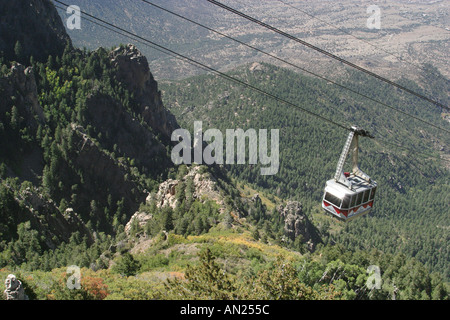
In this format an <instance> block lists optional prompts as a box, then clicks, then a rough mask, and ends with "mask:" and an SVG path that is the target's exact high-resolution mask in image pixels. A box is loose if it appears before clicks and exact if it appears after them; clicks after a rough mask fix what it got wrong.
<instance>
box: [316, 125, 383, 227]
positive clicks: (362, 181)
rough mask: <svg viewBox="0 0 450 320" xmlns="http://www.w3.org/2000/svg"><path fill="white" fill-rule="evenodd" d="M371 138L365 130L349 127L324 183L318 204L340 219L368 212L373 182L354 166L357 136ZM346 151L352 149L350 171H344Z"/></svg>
mask: <svg viewBox="0 0 450 320" xmlns="http://www.w3.org/2000/svg"><path fill="white" fill-rule="evenodd" d="M360 136H362V137H369V138H373V136H371V135H370V134H369V133H368V132H367V131H366V130H363V129H361V128H359V127H355V126H354V127H352V130H351V131H350V133H349V135H348V138H347V141H346V142H345V145H344V148H343V150H342V153H341V156H340V158H339V162H338V164H337V168H336V173H335V175H334V179H331V180H328V181H327V182H326V184H325V191H324V194H323V199H322V208H323V209H325V211H326V212H329V213H331V214H332V215H333V216H335V217H337V218H338V219H340V220H343V221H349V220H352V219H354V218H356V217H360V216H363V215H365V214H368V213H369V212H370V211H371V210H372V208H373V203H374V198H375V191H376V190H377V183H376V182H375V181H373V180H372V179H371V178H370V177H369V176H368V175H367V174H365V173H364V172H362V171H361V169H360V168H359V166H358V152H359V137H360ZM349 152H351V153H352V172H344V164H345V161H346V158H347V155H348V154H349Z"/></svg>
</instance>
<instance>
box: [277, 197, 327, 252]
mask: <svg viewBox="0 0 450 320" xmlns="http://www.w3.org/2000/svg"><path fill="white" fill-rule="evenodd" d="M277 211H278V212H279V214H280V215H281V217H282V218H283V220H284V231H285V233H286V235H287V236H288V237H289V238H290V239H291V240H292V241H294V240H295V239H296V238H298V237H301V240H302V242H304V243H306V245H307V248H308V250H309V251H314V249H315V247H316V246H317V244H318V243H320V242H321V239H320V236H319V234H318V232H317V230H316V228H315V227H314V225H313V224H312V223H311V222H310V221H309V219H308V217H307V216H306V215H305V213H304V212H303V208H302V205H301V204H300V203H299V202H297V201H289V202H288V203H287V204H285V205H280V206H279V207H278V208H277Z"/></svg>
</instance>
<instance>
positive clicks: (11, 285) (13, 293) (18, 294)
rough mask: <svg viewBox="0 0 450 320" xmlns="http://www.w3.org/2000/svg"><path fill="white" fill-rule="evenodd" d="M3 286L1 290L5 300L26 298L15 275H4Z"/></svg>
mask: <svg viewBox="0 0 450 320" xmlns="http://www.w3.org/2000/svg"><path fill="white" fill-rule="evenodd" d="M5 287H6V289H5V291H4V292H3V296H4V298H5V300H28V296H27V295H26V294H25V290H24V288H23V285H22V282H21V281H20V280H19V279H17V278H16V276H15V275H13V274H10V275H8V277H6V280H5Z"/></svg>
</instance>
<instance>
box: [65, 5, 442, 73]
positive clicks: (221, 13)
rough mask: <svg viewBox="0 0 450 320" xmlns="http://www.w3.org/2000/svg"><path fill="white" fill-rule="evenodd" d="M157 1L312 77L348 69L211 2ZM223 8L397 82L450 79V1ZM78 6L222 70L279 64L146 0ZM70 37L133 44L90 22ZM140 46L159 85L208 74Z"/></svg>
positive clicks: (82, 42)
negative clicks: (422, 70)
mask: <svg viewBox="0 0 450 320" xmlns="http://www.w3.org/2000/svg"><path fill="white" fill-rule="evenodd" d="M151 2H153V3H155V4H157V5H160V6H162V7H164V8H166V9H169V10H172V11H174V12H176V13H177V14H179V15H182V16H185V17H187V18H189V19H192V20H194V21H196V22H199V23H201V24H204V25H206V26H208V27H210V28H212V29H214V30H217V31H220V32H222V33H225V34H227V35H229V36H231V37H233V38H236V39H238V40H240V41H243V42H245V43H248V44H251V45H252V46H255V47H258V48H259V49H261V50H264V51H267V52H270V53H271V54H274V55H276V56H278V57H280V58H283V59H288V60H289V61H290V62H294V63H296V64H299V65H301V66H303V67H306V68H308V69H310V70H312V71H316V72H321V73H325V74H326V75H327V76H333V75H334V74H336V75H338V74H340V73H341V72H342V70H343V69H342V66H340V65H339V64H338V63H337V62H336V61H330V59H329V58H327V57H325V56H323V55H321V54H319V53H317V52H314V51H311V50H310V49H307V48H305V47H302V46H301V45H300V44H296V43H294V42H292V41H289V40H288V39H286V38H283V37H282V36H280V35H276V34H275V33H273V32H272V31H269V30H267V29H264V28H262V27H260V26H258V25H256V24H254V23H252V22H250V21H247V20H245V19H243V18H240V17H238V16H236V15H233V14H232V13H230V12H228V11H226V10H224V9H221V8H219V7H216V6H214V5H212V4H210V3H209V2H207V1H206V0H193V1H188V2H187V1H180V0H169V1H161V0H154V1H151ZM222 2H223V3H224V4H226V5H228V6H231V7H233V8H235V9H237V10H241V11H242V12H244V13H245V14H248V15H250V16H252V17H255V18H256V19H259V20H262V21H263V22H265V23H268V24H270V25H272V26H274V27H276V28H279V29H281V30H283V31H285V32H288V33H290V34H292V35H294V36H296V37H299V38H300V39H302V40H304V41H307V42H309V43H311V44H313V45H315V46H317V47H320V48H322V49H325V50H328V51H330V52H331V53H333V54H335V55H338V56H340V57H342V58H344V59H348V60H350V61H351V62H353V63H355V64H359V65H361V66H363V67H365V68H368V69H370V70H373V71H376V72H377V73H379V74H381V75H383V76H389V77H392V78H397V77H399V76H401V75H404V76H406V77H408V78H416V77H417V70H418V68H417V65H419V66H420V65H422V64H423V63H425V62H428V63H431V64H433V65H434V66H435V67H436V68H438V70H439V71H440V72H441V73H442V74H443V75H444V76H445V77H447V78H448V77H449V76H450V70H449V69H448V60H449V58H450V57H449V52H450V50H449V49H450V48H449V40H450V29H449V28H450V3H449V2H448V1H387V2H386V1H384V2H376V3H374V2H373V1H368V0H364V1H358V2H355V1H352V0H344V1H329V0H327V1H308V2H306V1H294V0H282V1H252V0H245V1H234V0H232V1H229V0H227V1H222ZM100 3H101V5H100ZM71 4H74V5H78V6H80V8H81V10H84V11H86V12H89V13H91V14H93V15H96V16H98V17H100V18H102V19H105V20H107V21H109V22H112V23H114V24H117V25H119V26H121V27H123V28H125V29H127V30H130V31H132V32H135V33H136V34H138V35H140V36H143V37H146V38H148V39H150V40H152V41H155V42H156V43H159V44H162V45H167V46H168V47H169V48H171V49H173V50H178V52H180V53H183V54H186V55H188V56H190V57H195V58H196V59H199V60H200V61H201V62H203V63H206V64H208V65H210V66H213V67H215V68H219V69H221V70H227V69H230V68H233V67H236V66H238V65H241V64H243V63H246V62H255V61H266V62H269V63H277V61H273V59H269V58H267V57H266V56H264V55H262V54H260V53H255V52H254V51H252V50H251V49H248V48H246V47H244V46H242V45H239V44H237V43H235V42H233V41H232V40H229V39H224V38H223V37H221V36H219V35H217V34H215V33H213V32H210V31H208V30H206V29H203V28H201V27H199V26H196V25H194V24H192V23H190V22H187V21H185V20H183V19H181V18H179V17H176V16H173V15H171V14H169V13H167V12H163V11H161V10H160V9H157V8H155V7H153V6H151V5H149V4H147V3H144V2H142V1H131V0H119V1H114V5H112V2H111V3H109V2H106V3H105V2H104V1H100V0H94V1H87V0H73V1H71ZM373 4H376V5H378V6H379V8H380V10H381V12H380V13H381V17H380V18H381V29H380V30H377V29H372V30H371V29H369V28H368V27H367V20H368V18H369V17H370V16H371V14H369V13H367V11H366V10H367V8H368V7H369V6H370V5H373ZM58 11H59V13H60V15H61V16H62V17H63V20H64V19H66V18H67V17H68V15H67V14H66V13H65V12H62V11H61V10H58ZM68 34H69V35H70V36H71V38H72V39H73V41H74V44H75V45H76V46H79V47H83V46H86V47H87V48H90V49H95V48H96V47H98V46H106V47H109V46H112V45H114V44H116V43H118V42H124V43H128V42H129V41H130V40H129V39H127V38H125V37H122V36H120V35H117V34H114V33H111V32H110V31H108V30H105V29H103V28H101V27H99V26H97V25H93V24H91V23H90V22H88V21H83V22H82V29H81V30H68ZM137 45H138V46H139V48H140V49H141V50H142V52H143V53H144V55H146V56H147V57H149V59H150V65H151V68H152V71H154V72H155V74H156V75H157V77H158V79H175V78H183V77H186V76H189V75H194V74H198V73H201V72H202V70H201V69H196V68H195V67H193V66H191V65H189V64H186V63H185V62H181V61H180V60H177V59H174V58H173V57H170V56H167V55H164V54H162V53H160V52H158V51H156V50H154V49H150V48H148V47H147V46H145V45H140V44H137ZM430 76H431V77H434V76H436V75H435V74H434V75H430ZM420 80H421V81H423V80H424V79H423V78H422V79H420Z"/></svg>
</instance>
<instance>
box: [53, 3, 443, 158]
mask: <svg viewBox="0 0 450 320" xmlns="http://www.w3.org/2000/svg"><path fill="white" fill-rule="evenodd" d="M54 1H55V2H57V3H59V4H61V5H63V6H67V4H65V3H64V2H62V1H59V0H54ZM58 8H59V9H61V10H65V9H64V8H61V7H58ZM80 12H81V13H83V14H84V15H86V16H88V17H90V18H92V19H94V20H96V21H99V22H101V23H102V24H100V23H98V22H96V21H94V20H91V19H88V18H86V17H85V18H84V19H86V20H87V21H89V22H92V23H95V24H96V25H98V26H100V27H103V28H106V29H107V30H109V31H112V32H115V33H118V34H120V35H122V36H125V37H127V38H129V39H132V40H134V41H138V42H140V43H142V44H144V45H146V46H149V47H151V48H153V49H155V50H158V51H160V52H162V53H165V54H167V55H170V56H173V57H175V58H177V59H179V60H182V61H185V62H188V63H189V64H191V65H193V66H196V67H198V68H201V69H203V70H206V71H208V72H213V73H215V74H217V75H218V76H220V77H223V78H225V79H227V80H229V81H233V82H236V83H238V84H240V85H243V86H245V87H247V88H249V89H252V90H255V91H257V92H259V93H261V94H264V95H266V96H268V97H270V98H273V99H275V100H277V101H279V102H283V103H285V104H287V105H289V106H292V107H295V108H297V109H300V110H301V111H303V112H306V113H308V114H310V115H312V116H315V117H317V118H319V119H320V120H323V121H326V122H328V123H331V124H333V125H336V126H337V127H339V128H341V129H344V130H347V131H351V130H352V129H351V127H347V126H346V125H343V124H341V123H337V122H336V121H333V120H330V119H328V118H325V117H323V116H321V115H319V114H316V113H314V112H312V111H309V110H307V109H305V108H301V107H300V106H298V105H295V104H293V103H292V102H289V101H287V100H284V99H281V98H279V97H277V96H275V95H274V94H271V93H268V92H266V91H264V90H262V89H260V88H257V87H255V86H253V85H250V84H248V83H246V82H244V81H242V80H239V79H236V78H234V77H232V76H229V75H227V74H225V73H223V72H220V71H218V70H215V69H214V68H211V67H209V66H207V65H205V64H202V63H200V62H198V61H195V60H194V59H191V58H189V57H186V56H184V55H182V54H179V53H177V52H175V51H173V50H171V49H168V48H166V47H164V46H162V45H159V44H157V43H155V42H153V41H150V40H148V39H146V38H143V37H141V36H139V35H136V34H134V33H132V32H130V31H128V30H126V29H123V28H121V27H118V26H116V25H114V24H112V23H110V22H107V21H105V20H103V19H101V18H98V17H96V16H94V15H91V14H89V13H87V12H84V11H81V10H80ZM375 140H378V141H380V142H381V143H385V144H390V145H392V146H395V147H398V148H403V149H407V150H410V151H411V152H416V153H417V151H415V150H412V149H409V148H407V147H404V146H401V145H397V144H393V143H388V142H387V141H384V140H380V139H379V138H377V137H375ZM424 155H426V156H427V157H430V158H434V159H436V160H444V161H447V159H443V158H440V157H439V158H437V157H435V156H432V155H429V154H425V153H424Z"/></svg>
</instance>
